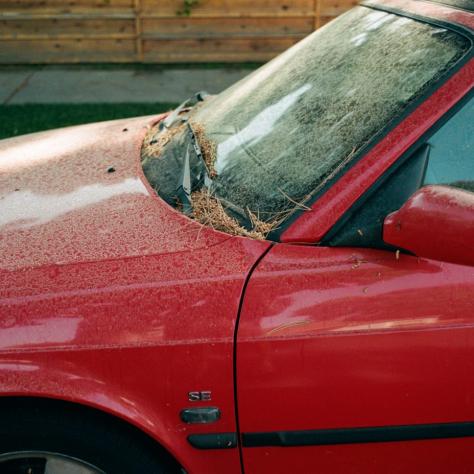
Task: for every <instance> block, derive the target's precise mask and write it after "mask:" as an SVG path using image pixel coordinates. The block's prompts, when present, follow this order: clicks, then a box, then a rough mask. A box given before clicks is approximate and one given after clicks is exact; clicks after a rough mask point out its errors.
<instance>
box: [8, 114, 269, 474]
mask: <svg viewBox="0 0 474 474" xmlns="http://www.w3.org/2000/svg"><path fill="white" fill-rule="evenodd" d="M156 120H157V119H156V118H154V119H153V118H150V117H148V118H140V119H132V120H123V121H116V122H108V123H101V124H95V125H88V126H81V127H74V128H68V129H64V130H57V131H53V132H46V133H40V134H35V135H30V136H25V137H20V138H16V139H11V140H5V141H3V142H0V149H1V152H0V255H1V260H0V387H1V394H2V395H4V396H5V395H29V396H40V397H49V398H61V399H64V400H70V401H74V402H78V403H82V404H87V405H91V406H94V407H97V408H100V409H102V410H105V411H108V412H110V413H113V414H115V415H118V416H120V417H122V418H124V419H126V420H127V421H129V422H131V423H133V424H135V425H137V426H138V427H139V428H141V429H142V430H144V431H145V432H147V433H149V434H150V435H151V436H153V437H154V438H155V439H157V440H158V441H159V442H160V443H161V444H162V445H164V446H165V447H166V448H167V449H168V450H169V451H170V452H171V453H173V454H174V455H175V456H176V458H177V459H178V461H180V462H181V463H182V464H183V465H184V466H185V467H186V468H187V469H188V470H189V472H207V473H211V472H215V473H220V472H223V471H224V470H225V471H226V472H229V473H231V472H239V459H238V457H239V454H238V450H237V449H228V450H222V451H219V452H218V453H215V454H214V455H213V458H212V466H210V465H209V458H208V456H209V455H208V453H207V452H206V451H199V450H196V449H195V448H192V447H191V445H190V444H189V443H188V442H187V439H186V438H187V436H188V435H189V434H196V433H206V432H216V431H218V432H232V431H235V430H236V426H235V412H234V396H233V393H234V392H233V390H234V387H233V356H232V354H233V337H234V326H235V320H236V317H237V314H238V307H239V303H240V300H241V294H242V289H243V285H244V282H245V279H246V277H247V275H248V272H249V271H250V269H251V267H252V265H254V263H255V261H256V260H257V259H258V257H259V256H260V255H261V254H262V253H263V252H264V251H265V250H266V249H267V248H268V246H269V245H270V244H269V243H268V242H258V241H254V240H250V239H245V238H241V237H231V236H228V235H226V234H223V233H220V232H217V231H214V230H213V229H211V228H206V227H203V226H202V225H200V224H198V223H197V222H195V221H193V220H191V219H189V218H187V217H186V216H184V215H182V214H180V213H179V212H177V211H175V210H174V209H172V208H171V207H170V206H168V205H167V204H166V203H165V202H163V201H162V200H161V199H160V198H159V197H158V196H157V195H156V193H155V192H154V191H153V190H152V189H151V188H150V187H149V186H148V184H147V183H146V182H145V179H144V177H143V176H142V172H141V167H140V146H141V142H142V140H143V137H144V135H145V133H146V131H147V128H148V126H149V125H150V124H151V123H153V122H154V121H156ZM193 390H210V391H211V392H212V400H211V401H210V402H204V404H214V405H216V406H218V407H219V408H220V410H221V413H222V416H221V419H220V420H219V421H218V422H217V423H214V424H213V425H199V426H197V425H196V426H190V425H186V424H184V423H183V422H182V421H181V420H180V418H179V413H180V411H181V410H182V409H183V408H186V407H187V406H188V404H189V401H188V398H187V394H188V392H189V391H193ZM229 466H234V467H235V470H232V469H233V468H230V469H229Z"/></svg>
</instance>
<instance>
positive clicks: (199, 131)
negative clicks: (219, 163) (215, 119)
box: [191, 122, 217, 179]
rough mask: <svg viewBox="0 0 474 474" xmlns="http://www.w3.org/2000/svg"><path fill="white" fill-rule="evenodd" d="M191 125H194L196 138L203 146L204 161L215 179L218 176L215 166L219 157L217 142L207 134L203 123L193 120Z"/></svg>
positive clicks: (210, 174) (211, 176)
mask: <svg viewBox="0 0 474 474" xmlns="http://www.w3.org/2000/svg"><path fill="white" fill-rule="evenodd" d="M191 125H192V127H193V130H194V134H195V135H196V140H197V141H198V143H199V146H200V147H201V153H202V157H203V159H204V163H206V166H207V171H208V173H209V177H210V178H211V179H213V178H215V177H216V176H217V172H216V169H215V167H214V164H215V162H216V157H217V143H216V142H215V141H213V140H210V139H209V138H208V137H207V136H206V132H205V131H204V127H203V126H202V125H201V124H199V123H194V122H193V123H192V124H191Z"/></svg>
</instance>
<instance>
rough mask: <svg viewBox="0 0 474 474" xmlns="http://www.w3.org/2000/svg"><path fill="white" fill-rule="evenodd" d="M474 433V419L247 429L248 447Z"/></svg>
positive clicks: (454, 435)
mask: <svg viewBox="0 0 474 474" xmlns="http://www.w3.org/2000/svg"><path fill="white" fill-rule="evenodd" d="M471 436H474V422H461V423H437V424H429V425H401V426H383V427H374V428H341V429H329V430H308V431H272V432H268V433H243V434H242V443H243V446H244V447H245V448H258V447H264V446H280V447H295V446H325V445H329V444H357V443H393V442H399V441H418V440H426V439H444V438H466V437H471Z"/></svg>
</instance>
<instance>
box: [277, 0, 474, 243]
mask: <svg viewBox="0 0 474 474" xmlns="http://www.w3.org/2000/svg"><path fill="white" fill-rule="evenodd" d="M413 3H414V2H413ZM473 16H474V15H473ZM473 83H474V59H471V60H470V61H469V62H468V63H467V64H466V65H465V66H464V67H463V68H462V69H461V70H460V71H459V72H457V73H456V74H455V75H454V76H452V77H451V78H450V79H449V80H448V81H447V82H446V83H445V84H444V85H443V86H442V87H440V88H439V89H438V90H437V91H436V92H435V93H434V94H433V95H431V96H430V97H429V98H428V99H427V100H426V101H425V102H424V103H423V104H421V105H420V107H418V108H417V109H416V110H415V111H414V112H413V113H411V114H410V115H409V116H408V117H407V118H406V119H405V120H404V121H403V122H401V123H400V124H399V125H398V126H397V127H395V128H394V129H393V130H392V131H391V132H390V133H389V134H388V135H387V136H385V137H384V138H383V139H382V140H381V141H380V142H379V143H378V144H377V145H375V147H374V148H372V149H371V150H370V151H369V153H367V155H366V156H365V157H364V158H363V159H362V160H360V161H359V162H358V163H357V164H355V165H354V166H353V167H352V168H351V169H350V170H349V171H348V172H347V173H346V174H344V175H343V176H342V177H341V178H340V179H339V180H338V181H337V182H336V183H335V184H334V186H332V187H331V188H330V189H328V191H327V192H326V193H325V194H324V195H323V196H321V198H320V199H318V200H317V201H316V202H315V203H314V205H313V206H312V208H311V210H310V211H307V212H304V213H303V214H302V215H301V217H299V218H298V219H297V220H296V221H295V222H294V223H293V224H292V225H291V226H290V227H288V229H287V230H286V231H285V232H284V233H283V234H282V236H281V239H280V240H281V241H282V242H307V243H311V242H319V241H320V240H321V239H322V238H323V237H324V235H325V234H326V233H327V232H328V231H329V230H330V229H331V227H332V226H333V225H334V224H335V223H336V222H337V221H338V219H339V218H340V217H341V216H342V215H343V214H344V212H345V211H346V209H348V208H349V207H350V206H352V204H354V203H355V202H356V201H357V199H358V198H360V197H361V196H362V194H364V192H365V191H366V190H367V189H368V188H369V187H370V186H371V185H372V183H373V182H374V181H375V180H376V179H377V178H379V177H380V176H381V175H382V174H383V173H384V172H385V171H386V170H387V169H388V168H389V167H390V166H391V165H392V164H393V163H394V162H395V161H396V160H397V159H398V158H399V157H400V156H401V155H402V154H403V153H404V152H405V151H407V150H408V149H409V147H410V145H412V144H413V143H414V142H415V141H416V140H417V139H418V138H419V137H420V136H422V135H423V134H424V133H425V132H426V131H427V130H428V129H429V128H430V127H431V126H432V125H434V124H435V123H436V122H437V121H438V120H439V119H440V118H441V117H442V116H443V115H444V114H445V113H446V112H447V111H448V110H449V109H450V108H451V107H453V106H454V105H455V104H456V102H458V101H459V100H460V99H461V98H462V97H463V96H464V95H465V94H467V93H468V92H469V91H470V90H471V89H472V86H473Z"/></svg>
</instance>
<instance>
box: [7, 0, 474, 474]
mask: <svg viewBox="0 0 474 474" xmlns="http://www.w3.org/2000/svg"><path fill="white" fill-rule="evenodd" d="M391 3H394V2H391ZM398 3H399V4H401V3H402V2H398ZM407 8H415V7H413V4H412V3H410V5H408V4H407ZM420 8H421V7H420ZM423 8H425V7H423ZM433 8H434V9H435V10H436V8H435V7H433ZM443 8H444V7H443ZM436 11H438V12H439V11H441V8H440V7H438V9H437V10H436ZM433 14H434V13H433ZM453 18H454V17H453ZM456 18H457V20H455V21H461V20H459V18H460V17H459V15H458V16H457V17H456ZM453 21H454V20H453ZM473 78H474V62H473V61H471V62H470V63H469V64H468V65H466V66H465V67H464V68H463V69H462V70H461V71H460V72H459V73H457V74H456V75H455V76H454V77H453V78H452V79H451V80H450V81H448V83H447V84H446V85H445V86H443V87H442V88H441V89H440V90H439V91H437V92H436V93H435V94H434V95H433V97H432V98H430V99H429V100H427V101H426V102H425V103H424V104H422V105H421V107H420V108H419V109H418V110H417V111H415V112H414V113H413V114H411V116H410V117H408V118H407V120H406V121H404V122H403V123H402V124H401V125H400V126H399V127H397V128H396V129H395V130H394V132H393V133H391V134H390V135H389V136H388V137H386V138H385V139H384V140H383V141H382V142H381V143H380V144H379V145H378V146H377V147H376V148H375V149H374V150H373V151H372V152H370V153H369V154H368V155H367V156H366V157H365V158H364V159H363V160H362V161H361V162H360V163H359V164H358V165H356V166H355V167H354V168H353V169H352V170H351V171H350V172H349V173H348V174H347V175H346V176H345V177H344V178H342V179H341V180H340V181H339V182H338V183H336V185H335V186H334V188H333V189H332V190H330V191H329V192H328V193H326V194H325V195H324V196H323V197H322V199H321V200H320V202H318V203H317V205H316V206H315V208H314V209H313V211H311V212H308V213H306V214H305V215H304V216H303V217H302V218H300V219H299V220H298V221H297V223H295V225H294V226H293V227H292V228H290V229H289V230H288V231H287V233H286V234H285V235H284V238H285V239H286V240H289V241H303V242H314V241H316V240H318V239H319V238H320V237H321V236H322V235H324V233H325V232H326V231H327V230H328V229H329V228H330V227H331V226H332V225H333V223H334V222H336V220H337V219H338V217H339V216H340V215H342V214H343V213H344V211H345V210H346V209H347V208H348V207H349V206H350V205H351V204H352V203H353V202H354V201H355V200H356V199H357V198H358V197H359V196H360V195H361V194H362V193H363V192H364V191H365V189H367V187H368V186H370V185H371V184H372V183H373V181H374V180H375V179H376V178H377V177H378V176H380V175H381V174H382V173H383V172H384V171H385V170H386V169H387V168H388V167H389V166H390V165H391V164H392V163H393V162H394V161H395V160H396V159H397V158H398V157H399V156H400V155H401V154H402V153H403V151H404V150H406V149H407V148H408V147H409V146H410V144H411V143H412V142H413V141H414V140H416V139H417V138H418V137H419V136H420V135H421V134H422V133H423V132H424V131H425V130H426V129H428V128H429V127H430V126H431V125H432V124H433V123H435V122H436V121H437V120H438V119H439V117H441V115H442V114H443V113H444V112H445V111H446V110H448V109H449V108H450V107H452V105H453V104H455V103H456V101H458V100H459V98H460V97H462V96H463V95H464V94H465V93H466V91H467V90H469V88H471V87H472V81H473ZM158 119H159V117H157V118H154V119H153V118H141V119H130V120H123V121H117V122H108V123H103V124H95V125H90V126H82V127H73V128H69V129H65V130H60V131H54V132H47V133H41V134H35V135H30V136H28V137H21V138H15V139H10V140H6V141H2V142H0V255H1V259H0V395H3V396H5V395H19V396H21V395H28V396H40V397H51V398H60V399H64V400H70V401H73V402H77V403H82V404H86V405H90V406H93V407H96V408H99V409H101V410H104V411H107V412H109V413H112V414H114V415H116V416H119V417H121V418H123V419H125V420H127V421H129V422H130V423H132V424H134V425H136V426H138V427H139V428H140V429H142V430H144V431H145V432H146V433H148V434H150V436H152V437H153V438H155V439H156V440H157V441H159V442H160V443H161V444H162V445H163V446H164V447H165V448H166V449H168V450H169V451H170V452H171V453H172V454H173V455H174V456H175V457H176V458H177V459H178V461H179V462H181V463H182V464H183V465H184V467H185V468H186V469H187V471H188V472H189V473H206V474H212V473H222V472H226V473H228V474H231V473H237V472H240V464H239V461H240V460H239V453H238V450H237V449H229V450H211V451H199V450H196V449H194V448H192V447H191V446H190V445H189V443H188V442H187V441H186V437H187V435H189V434H195V433H213V432H234V431H236V420H235V411H234V409H235V406H234V386H233V376H234V373H233V363H234V361H233V337H234V329H235V323H236V318H237V313H238V308H239V304H240V302H241V299H242V291H243V287H244V282H245V280H246V278H247V277H248V275H249V272H250V270H251V268H252V267H253V265H254V264H255V262H256V261H257V260H258V258H259V257H260V256H261V255H262V254H263V253H264V252H265V251H266V250H267V249H268V248H269V243H268V242H258V241H253V240H249V239H244V238H239V237H230V236H228V235H225V234H222V233H220V232H216V231H214V230H212V229H209V228H205V227H202V226H201V225H200V224H198V223H196V222H194V221H192V220H190V219H188V218H187V217H185V216H184V215H182V214H180V213H179V212H176V211H175V210H173V209H172V208H171V207H169V206H167V205H166V204H165V203H164V202H163V201H162V200H161V199H159V198H158V197H157V196H156V194H155V192H154V191H153V190H152V189H151V188H150V186H149V185H148V183H147V182H146V180H145V179H144V177H143V175H142V171H141V166H140V160H139V150H140V144H141V142H142V140H143V137H144V135H145V133H146V130H147V128H148V127H149V126H150V124H151V123H152V122H154V121H156V120H158ZM473 281H474V275H473V268H472V267H467V266H460V265H455V264H448V263H441V262H436V261H430V260H426V259H418V258H416V257H411V256H406V255H402V256H400V258H399V259H397V258H396V255H395V253H388V252H380V251H371V250H360V249H359V250H354V249H352V250H351V249H324V248H315V247H298V246H291V245H285V244H280V245H277V246H276V247H275V248H274V249H272V250H271V252H270V253H269V254H268V256H267V257H265V259H264V260H263V262H262V264H261V265H260V266H259V267H258V269H257V272H256V273H255V275H254V276H253V277H252V278H251V279H250V283H249V286H248V292H247V297H246V299H245V300H244V307H243V313H242V317H241V325H240V331H239V342H238V348H237V349H238V352H237V354H238V360H237V363H238V370H237V376H238V380H239V382H238V396H239V413H240V415H241V430H242V431H244V432H253V431H272V430H287V429H288V430H298V429H317V428H337V427H351V426H352V427H354V426H377V425H383V424H394V425H399V424H403V423H407V424H409V423H430V422H443V421H464V420H473V419H474V409H473V406H472V397H473V393H474V391H473V390H474V386H473V382H472V377H471V373H472V370H473V368H474V367H473V365H474V362H473V358H472V349H473V347H472V344H473V341H474V334H473V331H474V325H473V320H472V319H473V316H472V314H473V312H472V294H473ZM191 390H211V391H212V394H213V395H212V400H211V401H210V402H205V403H203V405H204V404H208V405H213V406H218V407H219V408H220V409H221V412H222V417H221V419H220V420H219V421H218V422H217V423H215V424H212V425H199V426H197V425H196V426H190V425H185V424H183V423H182V422H181V420H180V419H179V412H180V410H181V409H182V408H185V407H188V406H189V404H190V402H188V400H187V393H188V392H189V391H191ZM0 402H1V400H0ZM473 448H474V445H473V441H472V439H469V438H468V439H463V440H448V441H446V440H443V441H430V442H425V441H421V442H412V443H396V444H394V443H387V444H381V445H378V446H377V447H376V448H374V446H372V445H364V446H357V445H356V446H339V447H334V446H328V447H324V448H323V447H320V448H317V447H307V448H268V449H267V448H245V449H244V462H245V466H246V468H247V470H246V472H247V473H248V474H252V473H262V472H275V473H278V472H295V471H299V472H316V471H318V472H321V473H324V472H330V473H337V472H344V473H345V474H349V473H351V472H364V473H367V474H369V473H375V472H377V473H379V472H381V471H383V472H386V473H389V472H400V471H405V472H430V473H437V472H440V473H441V472H443V473H445V472H450V473H458V472H467V471H469V470H470V468H471V464H472V462H471V460H470V456H469V453H471V452H472V449H473ZM393 459H396V460H397V461H398V463H396V464H395V463H392V462H391V461H392V460H393ZM448 459H449V460H450V462H451V464H449V469H446V463H447V460H448ZM466 466H467V471H466Z"/></svg>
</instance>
